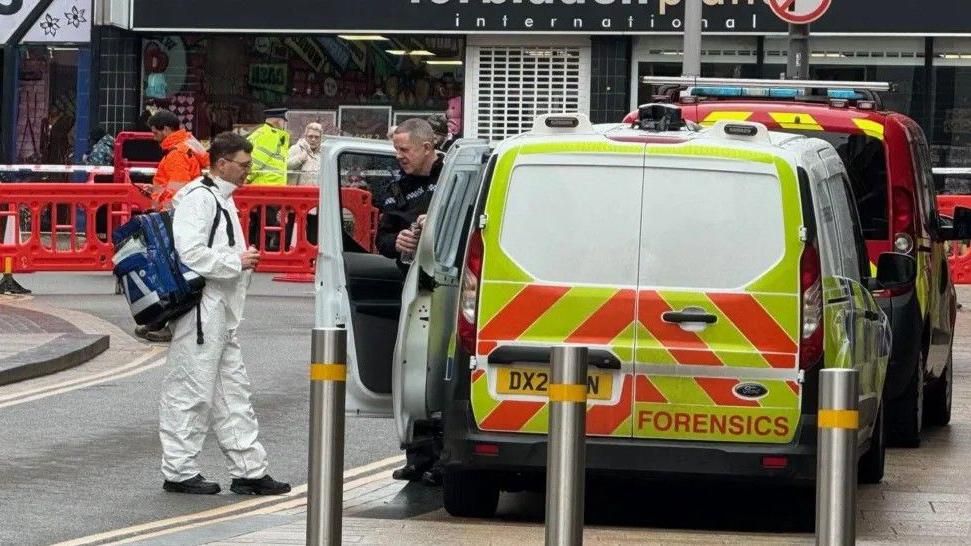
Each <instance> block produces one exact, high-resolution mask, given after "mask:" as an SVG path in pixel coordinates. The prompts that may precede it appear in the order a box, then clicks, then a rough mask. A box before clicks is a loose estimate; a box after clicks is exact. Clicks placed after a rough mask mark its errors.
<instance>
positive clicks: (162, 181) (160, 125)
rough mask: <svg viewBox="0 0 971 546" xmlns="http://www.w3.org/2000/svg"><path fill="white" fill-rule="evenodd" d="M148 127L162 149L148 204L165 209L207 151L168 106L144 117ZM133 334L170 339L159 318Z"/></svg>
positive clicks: (205, 163)
mask: <svg viewBox="0 0 971 546" xmlns="http://www.w3.org/2000/svg"><path fill="white" fill-rule="evenodd" d="M148 127H149V128H150V129H151V130H152V134H153V135H154V136H155V140H156V141H158V143H159V144H160V145H161V146H162V150H163V151H165V157H163V158H162V161H161V162H159V164H158V170H157V171H156V173H155V178H154V180H153V181H152V182H153V183H154V186H155V187H154V189H153V190H152V207H153V208H154V209H156V210H169V209H170V208H171V206H172V198H173V197H174V196H175V194H176V193H177V192H178V191H179V190H180V189H182V186H185V185H186V184H188V183H189V182H192V181H193V180H196V179H197V178H199V177H201V176H202V170H203V169H208V168H209V153H208V152H207V151H206V149H205V148H204V147H203V146H202V144H201V143H200V142H199V141H198V140H196V138H195V137H194V136H192V134H191V133H189V131H186V130H185V129H183V128H182V124H181V123H179V118H178V117H176V115H175V114H173V113H172V112H170V111H168V110H159V111H158V112H157V113H155V114H154V115H153V116H152V117H150V118H148ZM135 335H137V336H138V337H141V338H144V339H147V340H149V341H155V342H163V343H164V342H168V341H171V340H172V330H171V329H170V328H169V327H168V326H167V325H166V324H165V323H164V322H163V323H160V324H150V325H143V326H137V327H136V328H135Z"/></svg>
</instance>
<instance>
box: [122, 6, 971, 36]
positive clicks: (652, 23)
mask: <svg viewBox="0 0 971 546" xmlns="http://www.w3.org/2000/svg"><path fill="white" fill-rule="evenodd" d="M772 1H777V2H779V1H781V2H785V1H786V0H703V2H704V18H705V23H704V28H705V29H706V30H707V32H710V33H719V34H732V33H747V34H766V33H779V34H782V33H785V32H786V31H787V29H788V26H787V23H786V22H784V21H782V20H781V19H779V17H778V16H776V15H775V14H774V13H773V11H772V9H771V7H770V2H772ZM794 1H795V3H796V4H797V6H796V8H797V9H798V8H799V4H800V3H802V2H813V1H817V2H818V1H819V0H794ZM932 3H933V9H928V0H839V1H835V2H833V3H832V6H831V7H830V8H829V9H828V10H827V11H826V13H825V14H824V15H823V16H822V18H820V19H819V20H818V21H816V22H814V23H813V32H814V33H864V32H865V33H876V34H899V33H914V34H927V33H957V34H968V33H969V32H971V30H969V29H971V9H967V0H933V2H932ZM238 8H239V0H206V1H205V2H199V1H198V0H166V1H165V2H159V1H157V0H132V22H133V28H134V29H135V30H142V31H147V32H161V31H168V32H191V31H194V30H195V31H200V32H202V31H207V30H208V29H214V28H218V29H221V30H222V31H238V32H256V33H258V32H260V31H266V32H293V33H297V34H300V33H307V34H336V33H348V32H378V33H384V32H387V33H391V32H437V33H457V34H471V33H502V32H508V33H537V34H547V33H578V34H608V33H609V34H618V33H651V32H657V33H660V32H665V33H676V32H680V31H681V30H683V28H684V0H276V1H274V2H271V3H253V4H252V5H251V6H248V7H247V9H245V10H240V9H238ZM227 13H229V14H232V16H231V17H227V16H226V14H227Z"/></svg>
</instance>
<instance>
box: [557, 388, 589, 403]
mask: <svg viewBox="0 0 971 546" xmlns="http://www.w3.org/2000/svg"><path fill="white" fill-rule="evenodd" d="M586 401H587V386H586V385H550V402H586Z"/></svg>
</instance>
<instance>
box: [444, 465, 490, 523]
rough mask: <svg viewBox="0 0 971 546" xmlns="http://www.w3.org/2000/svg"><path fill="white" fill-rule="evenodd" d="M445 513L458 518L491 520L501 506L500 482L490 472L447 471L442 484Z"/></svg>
mask: <svg viewBox="0 0 971 546" xmlns="http://www.w3.org/2000/svg"><path fill="white" fill-rule="evenodd" d="M442 496H443V498H444V501H445V502H444V504H445V511H446V512H448V513H449V514H451V515H453V516H455V517H458V518H491V517H492V516H495V515H496V508H498V506H499V482H498V480H496V479H495V476H492V475H491V474H490V473H489V472H484V471H480V472H475V471H467V470H447V471H446V472H445V480H444V482H443V483H442Z"/></svg>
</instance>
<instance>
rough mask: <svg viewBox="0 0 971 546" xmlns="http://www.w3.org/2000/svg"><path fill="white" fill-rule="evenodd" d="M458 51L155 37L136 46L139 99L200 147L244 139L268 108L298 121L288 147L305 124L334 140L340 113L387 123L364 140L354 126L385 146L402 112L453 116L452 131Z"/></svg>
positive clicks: (403, 40) (422, 42) (456, 41)
mask: <svg viewBox="0 0 971 546" xmlns="http://www.w3.org/2000/svg"><path fill="white" fill-rule="evenodd" d="M464 48H465V44H464V39H463V38H462V37H420V36H418V37H413V36H397V37H396V36H387V39H386V40H380V41H351V40H344V39H342V38H339V37H336V36H229V35H227V36H199V35H168V36H156V37H151V38H146V39H143V42H142V68H143V78H142V96H143V102H144V103H145V104H147V103H149V102H151V103H152V104H154V105H156V106H158V107H161V108H168V109H170V110H172V111H173V112H175V113H176V114H177V115H178V116H179V118H180V119H181V120H182V122H183V124H184V125H185V127H186V128H188V129H190V130H191V131H192V132H193V133H195V134H196V135H197V137H198V138H200V139H201V140H207V139H209V138H211V137H212V135H214V134H217V133H219V132H221V131H227V130H236V131H237V132H240V133H243V134H245V133H247V132H248V131H250V130H252V129H253V128H254V127H257V126H259V125H260V124H261V123H262V121H263V118H262V115H263V110H264V109H265V108H268V107H286V108H289V109H290V110H291V111H292V112H295V113H296V112H298V113H299V114H298V118H299V119H296V118H295V119H294V121H295V122H296V123H293V124H292V126H291V127H290V131H291V133H294V134H292V135H291V137H292V139H293V141H296V140H297V139H298V138H299V137H300V134H298V133H299V131H301V130H302V127H303V126H306V124H307V123H309V122H311V121H317V122H320V123H322V124H323V125H324V126H325V133H327V134H340V133H342V131H341V128H342V125H343V124H342V123H341V118H340V113H341V112H342V111H343V112H345V113H357V114H362V113H365V112H366V113H369V114H375V115H376V114H378V113H380V114H381V118H382V120H384V119H387V121H386V122H384V121H382V123H380V124H378V123H376V122H375V123H369V124H368V125H369V127H367V128H366V129H369V130H367V131H364V132H363V133H362V127H358V125H360V123H355V124H354V126H355V130H354V134H357V135H360V136H369V137H373V138H384V137H385V136H386V134H385V133H386V132H387V129H388V128H389V127H386V125H390V124H391V121H392V120H393V119H395V117H399V118H400V115H401V114H402V113H407V112H418V113H421V114H426V113H427V112H440V113H447V112H451V115H450V116H449V117H450V118H452V119H456V120H457V122H456V123H455V124H454V125H455V127H456V129H457V130H460V129H461V100H462V99H461V97H462V92H463V83H464V72H463V66H462V65H461V64H460V62H461V60H463V59H464V55H465V52H464ZM442 61H446V62H451V63H453V64H440V63H441V62H442ZM456 63H458V64H456ZM354 107H368V109H367V110H364V109H359V110H353V108H354ZM389 111H390V112H391V114H387V113H388V112H389ZM386 114H387V115H386ZM372 117H374V116H372ZM345 119H357V120H360V119H362V118H361V116H357V117H356V118H345ZM375 120H376V118H375ZM370 125H373V126H374V128H375V130H373V131H371V130H370ZM378 125H381V127H378ZM378 129H382V130H381V131H378ZM345 132H346V131H345ZM379 133H380V134H379Z"/></svg>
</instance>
